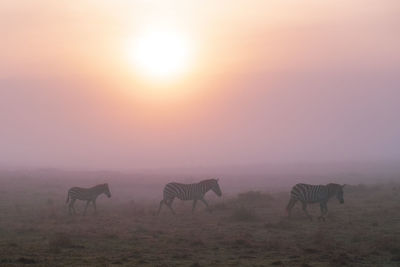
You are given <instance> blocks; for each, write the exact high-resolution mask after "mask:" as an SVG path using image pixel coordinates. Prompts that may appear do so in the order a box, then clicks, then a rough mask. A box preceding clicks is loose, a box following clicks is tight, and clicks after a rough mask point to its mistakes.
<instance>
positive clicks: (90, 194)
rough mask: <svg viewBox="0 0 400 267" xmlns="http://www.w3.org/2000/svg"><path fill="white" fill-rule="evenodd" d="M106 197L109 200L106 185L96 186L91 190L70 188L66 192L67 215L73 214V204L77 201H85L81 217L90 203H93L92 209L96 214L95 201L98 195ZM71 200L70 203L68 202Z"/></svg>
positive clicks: (109, 195) (108, 189)
mask: <svg viewBox="0 0 400 267" xmlns="http://www.w3.org/2000/svg"><path fill="white" fill-rule="evenodd" d="M103 193H104V194H105V195H107V196H108V197H109V198H110V197H111V193H110V188H109V187H108V184H99V185H96V186H93V187H91V188H82V187H72V188H70V189H69V190H68V194H67V201H66V204H67V203H68V202H69V214H71V211H73V212H74V214H76V212H75V208H74V203H75V201H76V200H77V199H79V200H86V206H85V211H84V212H83V215H85V214H86V210H87V208H88V206H89V204H90V202H92V203H93V207H94V212H95V213H96V212H97V208H96V199H97V197H98V196H99V195H101V194H103ZM70 199H71V201H70Z"/></svg>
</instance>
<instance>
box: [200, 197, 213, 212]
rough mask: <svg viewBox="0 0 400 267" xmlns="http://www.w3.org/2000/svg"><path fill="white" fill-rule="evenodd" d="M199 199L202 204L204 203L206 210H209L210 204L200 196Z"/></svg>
mask: <svg viewBox="0 0 400 267" xmlns="http://www.w3.org/2000/svg"><path fill="white" fill-rule="evenodd" d="M200 200H201V201H202V202H203V203H204V205H206V207H207V210H208V211H209V212H211V209H210V206H208V203H207V201H206V200H205V199H204V198H201V199H200Z"/></svg>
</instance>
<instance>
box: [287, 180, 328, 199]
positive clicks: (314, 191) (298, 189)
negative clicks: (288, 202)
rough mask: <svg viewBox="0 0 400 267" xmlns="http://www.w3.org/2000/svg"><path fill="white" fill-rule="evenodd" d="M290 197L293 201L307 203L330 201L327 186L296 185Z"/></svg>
mask: <svg viewBox="0 0 400 267" xmlns="http://www.w3.org/2000/svg"><path fill="white" fill-rule="evenodd" d="M290 195H291V198H292V199H295V200H300V201H302V202H307V203H316V202H321V201H326V200H328V190H327V188H326V186H325V185H310V184H296V185H295V186H293V188H292V190H291V192H290Z"/></svg>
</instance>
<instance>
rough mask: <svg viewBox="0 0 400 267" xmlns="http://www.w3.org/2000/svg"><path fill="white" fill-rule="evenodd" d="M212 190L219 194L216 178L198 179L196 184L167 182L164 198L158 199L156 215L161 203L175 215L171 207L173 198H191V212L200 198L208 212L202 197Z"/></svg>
mask: <svg viewBox="0 0 400 267" xmlns="http://www.w3.org/2000/svg"><path fill="white" fill-rule="evenodd" d="M210 190H212V191H213V192H214V193H215V194H216V195H217V196H219V197H220V196H221V195H222V193H221V189H220V187H219V184H218V179H208V180H203V181H200V182H199V183H196V184H180V183H168V184H167V185H166V186H165V187H164V198H163V199H162V200H161V201H160V207H159V209H158V212H157V215H158V214H160V211H161V208H162V206H163V204H165V205H166V206H167V207H168V208H169V209H170V210H171V212H172V214H174V215H175V211H174V210H173V209H172V206H171V205H172V202H173V201H174V199H175V198H178V199H180V200H193V206H192V213H193V212H194V210H195V208H196V204H197V201H198V200H200V201H202V202H203V203H204V205H206V207H207V209H208V211H209V212H211V209H210V207H209V206H208V203H207V202H206V200H205V199H204V195H205V194H206V193H207V192H208V191H210Z"/></svg>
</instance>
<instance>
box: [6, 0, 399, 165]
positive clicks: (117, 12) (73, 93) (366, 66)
mask: <svg viewBox="0 0 400 267" xmlns="http://www.w3.org/2000/svg"><path fill="white" fill-rule="evenodd" d="M160 2H161V3H160ZM232 2H234V3H232ZM399 17H400V4H399V2H398V1H397V0H383V1H380V0H379V1H378V0H353V1H344V0H343V1H341V0H331V1H317V0H315V1H305V0H293V1H281V0H279V1H278V0H271V1H244V0H238V1H227V0H221V1H211V0H207V1H178V0H176V1H151V0H147V1H146V0H142V1H126V0H124V1H122V0H120V1H89V0H88V1H79V2H76V1H50V0H39V1H38V0H37V1H33V0H32V1H11V0H5V1H2V2H1V3H0V36H1V42H0V58H1V59H2V60H1V61H0V125H2V129H3V130H2V132H1V133H0V147H2V149H1V151H0V164H1V163H4V164H17V165H18V164H19V165H23V164H30V165H34V166H56V167H88V168H136V167H158V166H193V165H202V164H204V165H218V164H230V163H253V162H269V161H303V160H305V161H314V160H364V159H393V158H394V159H398V158H399V156H400V154H399V152H397V151H396V150H395V149H394V148H395V147H398V142H399V141H398V140H400V139H399V137H400V126H398V125H399V124H398V122H397V121H398V119H397V114H399V111H400V108H399V105H398V99H400V98H399V97H400V91H399V85H400V82H399V78H398V71H399V69H400V49H399V47H400V35H399V34H398V29H399V28H400V20H399ZM152 24H168V25H171V27H175V28H176V29H177V30H179V31H182V32H185V33H186V34H187V36H188V37H189V38H190V40H191V42H192V43H193V44H194V52H193V60H192V62H191V63H190V65H189V67H188V69H187V71H186V72H185V74H184V75H182V76H181V77H180V78H178V79H176V80H175V81H173V82H170V83H165V84H161V85H160V84H157V85H154V84H152V82H151V81H149V80H146V79H144V78H143V77H141V76H140V74H139V73H137V72H136V71H135V70H134V68H132V65H131V62H129V60H128V56H127V44H129V43H130V42H131V41H132V39H134V38H135V36H137V34H138V33H139V32H140V31H141V30H142V29H143V28H145V27H146V26H148V25H152ZM154 87H157V88H156V89H154ZM154 90H155V91H154ZM148 92H152V94H151V95H149V94H148Z"/></svg>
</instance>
